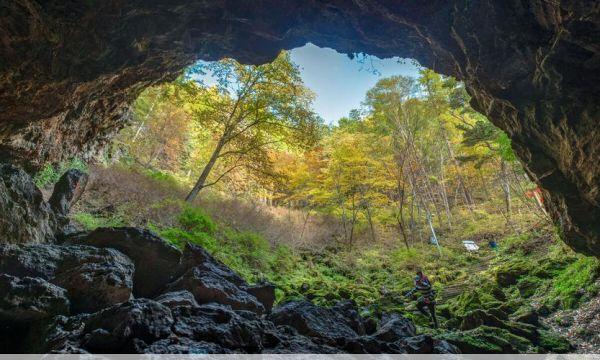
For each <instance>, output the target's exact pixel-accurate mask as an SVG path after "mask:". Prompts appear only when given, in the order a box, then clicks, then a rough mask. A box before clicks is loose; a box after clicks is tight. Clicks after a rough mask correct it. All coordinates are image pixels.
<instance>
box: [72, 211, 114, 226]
mask: <svg viewBox="0 0 600 360" xmlns="http://www.w3.org/2000/svg"><path fill="white" fill-rule="evenodd" d="M72 218H73V220H75V221H76V222H78V223H79V224H81V225H82V226H83V227H84V228H85V229H86V230H95V229H97V228H99V227H117V226H124V225H125V222H124V221H123V219H122V218H121V217H120V216H118V215H115V216H111V217H103V216H97V215H93V214H90V213H85V212H81V213H76V214H74V215H73V216H72Z"/></svg>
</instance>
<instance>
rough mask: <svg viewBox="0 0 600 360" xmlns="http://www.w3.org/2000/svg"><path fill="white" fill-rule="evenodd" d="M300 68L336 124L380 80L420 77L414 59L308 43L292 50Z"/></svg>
mask: <svg viewBox="0 0 600 360" xmlns="http://www.w3.org/2000/svg"><path fill="white" fill-rule="evenodd" d="M290 54H291V57H292V60H293V61H294V63H296V64H297V65H298V66H299V67H300V72H301V76H302V80H303V81H304V84H305V85H306V86H307V87H309V88H310V89H311V90H312V91H314V92H315V93H316V95H317V97H316V99H315V102H314V110H315V111H316V112H317V114H319V115H320V116H321V117H322V118H323V119H324V120H325V122H326V123H328V124H335V123H337V121H338V119H340V118H341V117H344V116H347V115H348V113H349V112H350V110H352V109H355V108H358V107H360V104H361V102H362V101H363V100H364V98H365V94H366V93H367V90H369V89H370V88H371V87H373V85H375V83H376V82H377V80H379V79H381V78H383V77H387V76H391V75H405V76H414V77H416V76H418V72H419V69H420V68H419V66H418V65H416V64H415V63H414V61H413V60H410V59H405V60H401V59H400V58H391V59H383V60H382V59H379V58H377V57H374V56H369V57H362V56H358V57H355V58H354V59H350V58H349V57H348V56H347V55H345V54H340V53H338V52H336V51H335V50H332V49H329V48H320V47H317V46H315V45H313V44H310V43H309V44H307V45H305V46H303V47H301V48H297V49H293V50H291V51H290ZM198 78H199V79H200V80H202V81H203V82H204V83H205V84H207V85H212V84H213V83H214V80H213V79H211V76H210V74H206V75H201V76H198Z"/></svg>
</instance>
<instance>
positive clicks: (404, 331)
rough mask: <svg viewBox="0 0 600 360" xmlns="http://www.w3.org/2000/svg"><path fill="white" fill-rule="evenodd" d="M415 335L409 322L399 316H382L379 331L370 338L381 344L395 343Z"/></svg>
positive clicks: (414, 329) (412, 325)
mask: <svg viewBox="0 0 600 360" xmlns="http://www.w3.org/2000/svg"><path fill="white" fill-rule="evenodd" d="M416 335H417V329H416V327H415V324H413V322H412V321H411V320H409V319H407V318H405V317H404V316H402V315H400V314H384V316H382V319H381V322H380V325H379V329H377V331H376V332H375V333H374V334H373V335H371V337H373V338H374V339H377V340H378V341H381V342H395V341H398V339H402V338H407V337H412V336H416Z"/></svg>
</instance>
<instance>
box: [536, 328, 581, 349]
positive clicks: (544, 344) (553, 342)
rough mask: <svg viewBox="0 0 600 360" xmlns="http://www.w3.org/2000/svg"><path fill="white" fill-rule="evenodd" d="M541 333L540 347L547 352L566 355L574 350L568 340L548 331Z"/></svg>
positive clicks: (541, 331)
mask: <svg viewBox="0 0 600 360" xmlns="http://www.w3.org/2000/svg"><path fill="white" fill-rule="evenodd" d="M539 333H540V339H539V346H540V348H541V349H542V350H544V351H546V352H550V353H558V354H564V353H568V352H570V351H571V350H572V349H573V346H572V345H571V343H569V341H568V340H567V339H565V338H564V337H562V336H560V335H558V334H556V333H553V332H550V331H547V330H540V331H539Z"/></svg>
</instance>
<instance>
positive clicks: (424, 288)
mask: <svg viewBox="0 0 600 360" xmlns="http://www.w3.org/2000/svg"><path fill="white" fill-rule="evenodd" d="M416 291H418V292H419V294H420V295H421V296H419V298H418V299H417V309H419V312H420V313H421V314H423V315H425V316H426V317H428V318H431V321H432V322H433V327H434V328H436V329H437V328H438V322H437V317H436V316H435V290H434V289H433V287H432V286H431V281H429V278H427V276H425V274H423V271H422V270H421V269H417V275H416V276H415V287H414V288H413V289H412V290H410V291H409V292H407V293H406V296H407V297H409V296H412V294H413V293H415V292H416ZM425 308H427V309H428V310H429V313H428V312H427V310H425Z"/></svg>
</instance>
